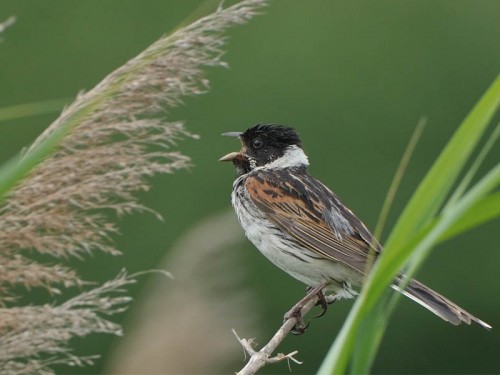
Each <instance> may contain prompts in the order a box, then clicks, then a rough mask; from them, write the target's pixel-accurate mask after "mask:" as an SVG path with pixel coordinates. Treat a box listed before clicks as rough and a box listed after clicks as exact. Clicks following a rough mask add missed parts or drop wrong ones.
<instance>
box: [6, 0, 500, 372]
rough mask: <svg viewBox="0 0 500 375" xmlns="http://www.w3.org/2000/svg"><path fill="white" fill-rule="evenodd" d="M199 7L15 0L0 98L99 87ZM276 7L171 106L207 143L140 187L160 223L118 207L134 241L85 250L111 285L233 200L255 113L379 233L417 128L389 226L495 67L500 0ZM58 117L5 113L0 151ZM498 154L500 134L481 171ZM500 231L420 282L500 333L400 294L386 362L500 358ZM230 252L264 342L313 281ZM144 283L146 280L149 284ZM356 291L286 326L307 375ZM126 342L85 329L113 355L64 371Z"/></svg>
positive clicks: (450, 363)
mask: <svg viewBox="0 0 500 375" xmlns="http://www.w3.org/2000/svg"><path fill="white" fill-rule="evenodd" d="M200 4H201V2H200V1H199V0H176V1H173V0H171V1H161V0H146V1H130V0H113V1H111V0H103V1H96V0H87V1H61V0H59V1H54V0H49V1H43V2H41V1H35V0H30V1H19V0H4V1H2V2H1V3H0V20H4V19H6V18H7V17H8V16H10V15H16V16H17V18H18V21H17V23H16V24H15V26H13V27H12V28H11V29H9V30H8V31H7V32H6V33H4V34H3V35H2V39H3V42H2V43H1V44H0V107H7V106H12V105H16V104H22V103H29V102H37V101H42V100H48V99H57V98H70V97H72V96H74V95H75V94H76V93H77V92H78V91H79V90H85V89H90V88H92V87H93V86H94V85H95V84H97V83H98V82H99V81H100V80H101V79H102V78H103V77H104V76H105V75H107V74H108V73H109V72H111V71H112V70H113V69H115V68H117V67H119V66H120V65H121V64H123V63H124V62H125V61H126V60H127V59H129V58H131V57H133V56H135V55H136V54H138V53H139V52H140V51H142V50H143V49H144V48H146V47H147V46H148V45H149V44H150V43H152V42H153V41H155V40H156V39H158V38H159V37H160V36H161V35H163V34H165V33H167V32H168V31H170V30H172V29H173V28H174V27H176V25H178V24H179V23H180V22H182V21H183V20H184V19H185V18H186V17H188V16H189V15H190V14H192V12H193V11H194V10H195V9H197V8H198V6H199V5H200ZM264 14H265V15H263V16H260V17H258V18H256V19H254V20H253V21H252V22H251V23H250V24H249V25H245V26H243V27H238V28H236V29H233V30H231V31H230V39H229V43H228V45H227V47H226V48H227V51H228V52H227V54H226V56H225V60H226V61H227V62H229V64H230V69H213V70H210V71H209V72H208V77H209V78H210V80H211V83H212V84H211V87H212V90H211V92H210V93H209V94H208V95H203V96H200V97H196V98H189V99H187V100H186V102H185V105H184V106H182V107H179V108H177V109H175V110H174V111H172V112H171V113H170V115H169V118H170V119H175V120H177V119H184V120H186V123H187V127H188V129H189V130H190V131H192V132H194V133H197V134H199V135H200V136H201V139H200V140H186V141H184V142H180V143H179V146H178V147H179V149H180V150H181V151H182V152H183V153H185V154H187V155H189V156H191V157H192V159H193V163H194V167H193V168H192V169H191V170H190V171H180V172H178V173H176V174H175V175H171V176H163V177H160V178H155V179H154V180H153V186H154V187H153V189H152V191H150V192H149V193H147V194H144V196H143V200H144V201H145V202H146V203H147V204H148V205H149V206H151V207H153V208H154V209H155V210H157V211H158V212H160V213H161V214H162V215H163V216H164V217H165V222H164V223H162V222H159V221H156V219H155V218H154V217H152V216H151V215H146V214H145V215H136V216H133V217H128V218H125V219H123V220H121V223H120V224H121V230H122V236H120V237H118V238H117V239H116V242H117V244H118V248H120V249H121V250H122V251H123V253H124V255H123V256H121V257H118V258H114V257H111V256H107V255H104V254H96V255H95V256H94V257H91V258H89V259H88V260H87V261H86V262H84V263H82V262H79V261H76V262H74V263H75V265H76V266H77V267H78V269H79V270H80V272H81V273H82V274H83V275H84V276H85V277H86V278H88V279H92V280H106V279H108V278H110V277H112V276H113V275H115V274H116V273H117V272H118V271H119V270H120V269H122V268H123V267H126V268H127V269H128V270H130V271H141V270H145V269H149V268H154V267H156V265H157V264H158V263H159V262H160V260H161V259H162V258H163V257H164V255H165V253H166V252H168V249H169V248H170V247H171V246H172V245H173V244H174V243H175V241H176V240H177V239H178V238H179V237H180V236H181V235H182V234H184V233H186V232H187V231H188V230H189V228H190V227H192V226H193V225H194V224H196V223H197V222H199V221H200V220H202V219H204V218H206V217H208V216H209V215H212V214H215V213H220V212H222V211H224V210H226V209H228V208H229V206H230V202H229V195H230V192H231V183H232V181H233V177H234V171H233V170H232V168H231V167H230V166H229V165H221V164H219V163H217V159H218V158H219V157H220V156H222V155H224V154H225V153H227V152H229V151H234V150H237V148H238V144H237V143H236V142H235V141H232V140H228V139H224V138H222V137H220V133H222V132H226V131H240V130H244V129H246V128H247V127H249V126H250V125H253V124H255V123H258V122H278V123H283V124H288V125H292V126H294V127H296V128H297V129H298V131H299V133H300V134H301V136H302V139H303V141H304V149H305V151H306V153H307V154H308V155H309V157H310V161H311V172H312V174H313V175H315V176H316V177H318V178H319V179H321V180H322V181H323V182H324V183H325V184H326V185H328V186H330V187H331V188H332V189H334V190H335V191H336V192H337V193H338V195H340V197H342V199H343V201H344V203H346V204H347V205H348V206H350V207H351V208H352V209H353V210H354V211H355V212H356V213H357V214H358V216H360V217H361V218H362V219H363V220H364V221H365V222H366V224H367V225H368V226H369V227H371V228H373V227H374V226H375V223H376V219H377V215H378V212H379V210H380V207H381V205H382V202H383V199H384V197H385V193H386V191H387V189H388V186H389V183H390V180H391V178H392V175H393V173H394V171H395V169H396V167H397V164H398V162H399V160H400V157H401V155H402V153H403V151H404V149H405V147H406V144H407V142H408V140H409V138H410V136H411V134H412V131H413V129H414V128H415V125H416V124H417V122H418V120H419V119H420V118H421V117H422V116H426V117H427V118H428V124H427V126H426V129H425V132H424V134H423V137H422V139H421V141H420V143H419V145H418V148H417V150H416V152H415V154H414V156H413V159H412V161H411V163H410V165H409V168H408V170H407V172H406V175H405V177H404V180H403V183H402V187H401V189H400V190H399V192H398V196H397V197H396V200H395V203H394V207H393V210H392V213H391V215H390V218H389V221H388V227H390V226H391V224H393V223H394V220H395V219H396V217H397V215H398V213H399V212H401V209H402V207H403V206H404V204H405V202H406V201H407V199H408V198H409V196H410V195H411V193H412V192H413V190H414V189H415V187H416V184H417V183H418V182H419V180H420V179H421V178H422V177H423V175H424V174H425V172H426V170H427V169H428V168H429V166H430V165H431V164H432V162H433V160H434V159H435V158H436V156H437V155H438V153H439V150H440V149H441V148H442V147H443V146H444V145H445V143H446V141H447V139H448V138H449V137H450V135H451V134H452V133H453V131H454V129H455V128H456V127H457V126H458V124H459V123H460V121H461V120H462V119H463V118H464V117H465V115H466V114H467V113H468V111H469V110H470V109H471V108H472V106H473V105H474V103H475V102H476V101H477V100H478V98H479V97H480V95H481V94H482V93H483V92H484V91H485V89H486V88H487V87H488V85H489V84H490V83H491V82H492V80H493V79H494V78H495V76H496V75H497V74H498V73H499V71H500V69H499V68H500V44H499V42H498V41H499V40H500V1H492V0H489V1H422V0H415V1H377V2H369V1H365V2H363V1H327V0H315V1H299V0H287V1H285V0H280V1H278V0H275V1H271V5H270V6H269V7H267V8H266V9H265V10H264ZM68 100H70V99H68ZM56 116H57V113H53V114H50V115H43V116H37V117H26V118H22V119H17V120H12V121H9V122H2V123H0V140H1V146H0V160H1V161H5V160H7V159H8V158H9V157H10V156H12V155H14V154H16V153H17V152H18V151H19V150H20V149H21V148H23V147H25V146H27V145H29V144H30V142H32V141H33V140H34V139H35V138H36V136H37V135H38V134H39V133H40V132H41V131H42V130H43V129H44V128H45V127H46V126H47V125H48V124H49V123H50V122H51V121H52V120H53V119H54V118H55V117H56ZM497 120H498V117H497ZM499 157H500V152H499V147H498V146H496V147H495V149H494V150H493V153H492V154H491V155H490V157H489V158H488V160H487V162H486V166H488V165H489V166H492V165H494V163H496V162H498V160H499ZM484 170H485V169H483V172H484ZM214 235H217V234H216V233H215V234H214ZM499 240H500V236H499V221H498V220H497V221H496V222H493V223H490V224H488V225H485V226H484V227H482V228H481V229H477V230H474V231H472V232H471V233H469V234H467V235H466V236H462V237H460V238H457V239H454V240H452V241H449V242H446V243H444V244H443V245H441V246H440V247H439V248H438V249H436V251H435V252H434V253H433V255H432V256H431V257H430V259H429V260H428V262H427V263H426V265H425V266H424V268H423V269H422V271H421V272H420V274H419V279H420V280H422V281H425V283H426V284H428V285H430V286H432V287H433V288H435V289H437V290H439V291H440V292H442V293H443V294H445V295H446V296H448V297H450V298H451V299H452V300H454V301H455V302H457V303H459V304H460V305H461V306H463V307H465V308H466V309H468V310H470V311H472V312H473V313H475V314H477V315H478V316H479V317H480V318H481V319H483V320H485V321H487V322H488V323H490V324H492V325H493V327H494V329H493V331H491V332H487V331H485V330H482V329H480V328H479V327H477V326H473V327H467V326H460V327H453V326H451V325H449V324H446V323H444V322H442V321H441V320H439V319H438V318H436V317H435V316H434V315H432V314H430V313H427V312H426V311H424V310H423V309H422V308H420V307H418V306H417V305H416V304H412V303H410V302H408V301H402V303H401V304H400V307H399V308H398V310H397V312H396V314H395V315H394V316H393V319H392V321H391V324H390V326H389V328H388V331H387V335H386V337H385V339H384V341H383V343H382V346H381V350H380V353H379V356H378V358H377V360H376V363H375V367H374V371H375V372H376V373H498V371H500V356H499V354H500V333H498V329H496V327H498V326H500V320H499V318H500V299H499V298H498V295H499V294H500V290H499V285H500V284H499V282H498V267H499V264H500V254H499V250H500V246H499V245H498V242H499ZM234 251H241V252H242V254H241V256H242V257H243V258H244V259H245V264H246V265H247V267H249V270H250V271H249V272H250V275H253V276H254V277H249V278H248V280H247V282H248V286H249V287H250V288H252V289H254V291H255V294H256V295H258V296H259V301H258V303H259V304H260V305H261V307H262V309H263V312H264V314H263V315H264V317H265V318H264V320H263V323H262V324H263V329H264V333H263V334H262V336H261V337H259V340H258V342H259V343H264V342H265V341H266V338H267V337H268V336H269V335H270V334H271V333H272V332H274V330H275V329H276V327H277V325H278V324H279V323H280V321H281V316H282V314H283V313H284V312H285V311H286V310H287V309H288V308H289V307H290V306H291V305H292V304H293V303H294V302H295V301H296V300H298V299H299V298H300V297H301V296H302V295H303V293H304V291H305V289H304V286H303V285H301V284H300V283H299V282H297V281H294V280H293V279H291V278H290V277H288V276H287V275H286V274H284V273H282V272H281V271H279V270H278V269H275V268H274V267H273V266H272V265H271V264H270V263H268V262H267V261H266V260H265V259H264V258H263V257H262V256H261V255H260V254H259V253H258V252H257V251H256V250H255V249H254V248H253V247H252V246H251V245H250V244H249V243H247V244H245V247H244V248H243V249H235V250H234ZM174 273H175V272H174ZM143 284H144V282H141V283H140V284H139V285H138V286H137V287H134V288H133V289H132V291H133V293H134V294H137V295H138V294H139V293H140V292H141V290H142V289H141V288H142V285H143ZM227 287H228V288H231V285H228V286H227ZM351 304H352V302H350V301H343V302H342V303H339V304H335V305H333V306H332V308H331V309H330V310H329V311H328V313H327V314H326V316H325V317H323V318H322V319H318V320H314V321H313V322H312V325H311V328H310V329H309V331H308V332H307V333H306V334H305V335H303V336H300V337H289V338H287V340H286V341H285V343H284V344H283V346H282V347H280V351H282V352H287V351H290V350H294V349H297V350H299V352H300V354H299V358H300V359H301V360H304V361H305V363H304V364H303V365H302V366H300V367H297V366H294V373H311V372H314V371H315V370H316V369H317V368H318V366H319V364H320V361H321V359H322V358H323V356H324V355H325V353H326V351H327V350H328V347H329V346H330V344H331V342H332V340H333V339H334V338H335V335H336V333H337V332H338V330H339V327H340V326H341V324H342V322H343V320H344V319H345V316H346V314H347V313H348V310H349V308H350V306H351ZM201 313H202V312H200V314H201ZM223 318H224V317H221V319H223ZM125 328H126V327H125ZM214 339H216V338H214ZM113 340H118V339H113V338H109V337H97V338H96V337H92V338H89V339H86V340H77V341H75V344H76V345H77V352H78V353H87V354H90V353H95V352H100V353H102V354H103V359H102V360H98V361H97V365H96V366H95V367H93V368H84V369H69V370H68V368H64V370H62V369H61V372H62V371H64V372H68V371H72V373H96V372H99V371H102V370H101V369H102V366H104V363H105V361H106V355H107V353H108V352H109V350H110V348H111V346H112V342H113ZM115 343H116V341H115ZM235 345H237V343H236V341H235ZM238 360H240V358H238ZM237 363H238V364H241V363H240V362H237ZM235 370H236V368H233V367H231V368H228V369H227V371H228V372H232V371H235ZM277 372H279V373H287V372H288V369H287V367H286V364H280V365H275V366H273V367H268V368H266V369H264V371H263V372H262V373H277Z"/></svg>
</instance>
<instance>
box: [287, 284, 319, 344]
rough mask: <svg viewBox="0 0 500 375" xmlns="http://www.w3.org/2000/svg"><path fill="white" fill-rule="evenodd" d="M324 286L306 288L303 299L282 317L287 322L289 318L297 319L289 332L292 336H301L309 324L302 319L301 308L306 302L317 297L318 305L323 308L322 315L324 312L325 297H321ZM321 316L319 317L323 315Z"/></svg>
mask: <svg viewBox="0 0 500 375" xmlns="http://www.w3.org/2000/svg"><path fill="white" fill-rule="evenodd" d="M325 286H326V284H320V285H318V286H315V287H309V288H307V294H306V296H305V297H304V298H302V299H301V300H300V301H299V302H297V303H296V304H295V305H294V306H293V307H292V308H291V309H290V311H288V312H287V313H286V314H285V316H284V317H283V320H284V321H287V320H288V319H290V318H296V319H297V324H296V325H295V327H294V328H293V330H292V331H291V332H292V333H293V334H294V335H301V334H303V333H304V332H305V331H306V329H307V327H308V326H309V324H307V325H306V324H305V323H304V318H303V317H302V312H301V310H302V308H303V307H304V306H305V305H306V303H307V302H309V301H310V300H311V299H313V298H314V297H316V296H318V298H319V300H318V303H319V304H320V305H321V306H322V307H323V314H324V312H325V311H326V307H325V306H327V303H326V300H325V296H324V295H323V292H322V290H323V289H324V288H325ZM323 314H321V315H323Z"/></svg>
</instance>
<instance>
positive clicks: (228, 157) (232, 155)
mask: <svg viewBox="0 0 500 375" xmlns="http://www.w3.org/2000/svg"><path fill="white" fill-rule="evenodd" d="M239 154H240V153H239V152H230V153H229V154H227V155H224V156H223V157H221V158H220V159H219V161H233V160H234V159H236V158H237V157H238V156H239Z"/></svg>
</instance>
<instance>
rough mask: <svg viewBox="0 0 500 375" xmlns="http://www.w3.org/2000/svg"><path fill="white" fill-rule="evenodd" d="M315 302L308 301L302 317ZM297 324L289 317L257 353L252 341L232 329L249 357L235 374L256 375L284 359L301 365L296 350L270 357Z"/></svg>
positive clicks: (302, 311)
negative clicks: (296, 357)
mask: <svg viewBox="0 0 500 375" xmlns="http://www.w3.org/2000/svg"><path fill="white" fill-rule="evenodd" d="M317 302H318V297H314V298H312V299H311V300H310V301H308V302H307V303H306V304H305V305H304V307H303V308H302V309H301V310H300V312H301V314H302V316H304V315H305V314H307V313H308V312H309V311H310V310H311V309H312V308H313V307H314V305H316V303H317ZM297 323H298V320H297V318H296V317H291V318H288V319H287V320H285V322H283V325H282V326H281V327H280V328H279V329H278V331H277V332H276V333H275V334H274V336H273V337H272V338H271V339H270V340H269V342H268V343H267V344H266V345H265V346H264V347H263V348H262V349H261V350H259V351H256V350H254V349H253V347H252V343H253V340H251V339H250V340H248V339H242V338H240V337H239V336H238V334H237V333H236V331H235V330H234V329H233V333H234V335H235V336H236V338H237V339H238V341H239V342H240V344H241V346H242V347H243V349H244V350H245V352H246V353H248V355H249V356H250V359H249V361H248V363H247V364H246V365H245V367H243V368H242V369H241V370H240V371H239V372H238V373H237V375H253V374H256V373H257V371H259V370H260V369H261V368H262V367H264V366H266V365H268V364H272V363H278V362H282V361H284V360H285V359H286V360H288V361H290V360H291V361H293V362H295V363H298V364H302V362H300V361H298V360H297V359H295V357H294V356H295V355H296V354H297V353H298V351H297V350H294V351H293V352H291V353H288V354H283V353H278V354H277V355H275V356H274V357H272V356H271V355H272V354H273V352H274V351H275V350H276V348H277V347H278V345H279V344H281V342H282V341H283V340H284V339H285V337H286V336H287V335H288V334H289V333H290V332H291V331H292V329H293V328H294V327H295V325H296V324H297Z"/></svg>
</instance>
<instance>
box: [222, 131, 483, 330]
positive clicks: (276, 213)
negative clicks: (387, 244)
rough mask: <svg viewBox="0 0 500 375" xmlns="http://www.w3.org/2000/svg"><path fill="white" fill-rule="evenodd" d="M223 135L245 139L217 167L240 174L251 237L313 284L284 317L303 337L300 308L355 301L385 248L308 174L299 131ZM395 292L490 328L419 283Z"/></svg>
mask: <svg viewBox="0 0 500 375" xmlns="http://www.w3.org/2000/svg"><path fill="white" fill-rule="evenodd" d="M222 135H223V136H229V137H235V138H239V139H240V141H241V150H240V151H238V152H231V153H229V154H227V155H225V156H223V157H221V158H220V159H219V161H223V162H232V164H233V165H234V167H235V169H236V179H235V180H234V183H233V187H232V193H231V203H232V206H233V207H234V210H235V212H236V216H237V217H238V220H239V222H240V224H241V226H242V228H243V230H244V232H245V235H246V237H247V238H248V239H249V240H250V242H252V243H253V245H254V246H255V247H256V248H257V249H258V250H259V251H260V252H261V253H262V254H263V255H264V256H265V257H266V258H267V259H268V260H270V261H271V262H272V263H273V264H274V265H276V266H277V267H278V268H280V269H282V270H283V271H285V272H286V273H288V274H289V275H290V276H292V277H294V278H295V279H297V280H299V281H301V282H302V283H304V284H306V286H307V294H306V296H305V297H304V298H303V299H302V300H300V301H299V302H298V303H297V304H296V305H295V306H294V307H293V308H292V309H291V310H290V311H288V312H287V313H286V314H285V316H284V319H285V320H287V319H289V318H291V317H295V318H296V319H297V324H296V325H295V327H294V329H293V330H292V332H293V333H295V334H301V333H304V332H305V330H306V328H307V325H305V324H304V320H303V317H302V315H301V309H302V307H303V306H304V305H305V304H306V303H307V302H308V301H310V300H311V299H312V298H316V297H317V299H318V302H317V304H319V305H321V307H322V308H323V312H322V313H321V315H323V314H324V313H325V312H326V309H327V306H328V304H330V303H332V302H334V301H338V300H340V299H348V298H354V297H355V296H356V295H357V294H358V292H357V290H356V288H360V287H362V284H363V281H364V279H365V278H366V275H367V273H368V272H369V271H370V269H371V267H372V266H373V263H374V262H376V260H377V257H378V256H379V255H380V253H381V252H382V250H383V247H382V245H381V244H380V243H379V242H378V241H377V239H376V238H374V236H373V234H372V233H371V232H370V231H369V230H368V228H367V227H366V226H365V224H363V222H362V221H361V220H360V219H358V217H357V216H356V215H355V214H354V213H353V212H352V211H351V210H350V209H349V208H347V207H346V206H345V205H344V204H343V203H342V202H341V201H340V199H339V197H338V196H337V195H336V194H335V193H334V192H333V191H332V190H330V189H329V188H328V187H327V186H326V185H324V184H323V183H322V182H320V181H319V180H317V179H316V178H314V177H313V176H311V175H310V174H309V172H308V166H309V160H308V157H307V155H306V154H305V152H304V150H303V148H302V141H301V139H300V137H299V135H298V133H297V131H296V130H295V129H294V128H292V127H288V126H285V125H280V124H257V125H254V126H252V127H250V128H248V129H247V130H245V131H243V132H229V133H224V134H222ZM404 284H406V285H404ZM392 287H393V288H394V289H395V290H397V291H399V292H401V293H402V294H404V295H405V296H406V297H409V298H410V299H411V300H413V301H415V302H417V303H418V304H420V305H422V306H423V307H425V308H427V309H428V310H430V311H431V312H433V313H434V314H436V315H437V316H439V317H440V318H442V319H443V320H445V321H447V322H450V323H451V324H453V325H459V324H461V323H466V324H471V322H475V323H477V324H479V325H480V326H482V327H484V328H486V329H491V326H490V325H489V324H487V323H485V322H483V321H482V320H480V319H478V318H477V317H475V316H474V315H472V314H471V313H469V312H467V311H466V310H464V309H463V308H461V307H459V306H458V305H457V304H455V303H453V302H451V301H450V300H449V299H447V298H446V297H444V296H442V295H440V294H439V293H437V292H436V291H434V290H432V289H430V288H429V287H427V286H425V285H424V284H423V283H421V282H419V281H417V280H415V279H411V280H406V279H405V277H404V275H403V274H401V275H399V276H398V278H396V280H395V281H394V282H393V285H392ZM321 315H320V316H321Z"/></svg>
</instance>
